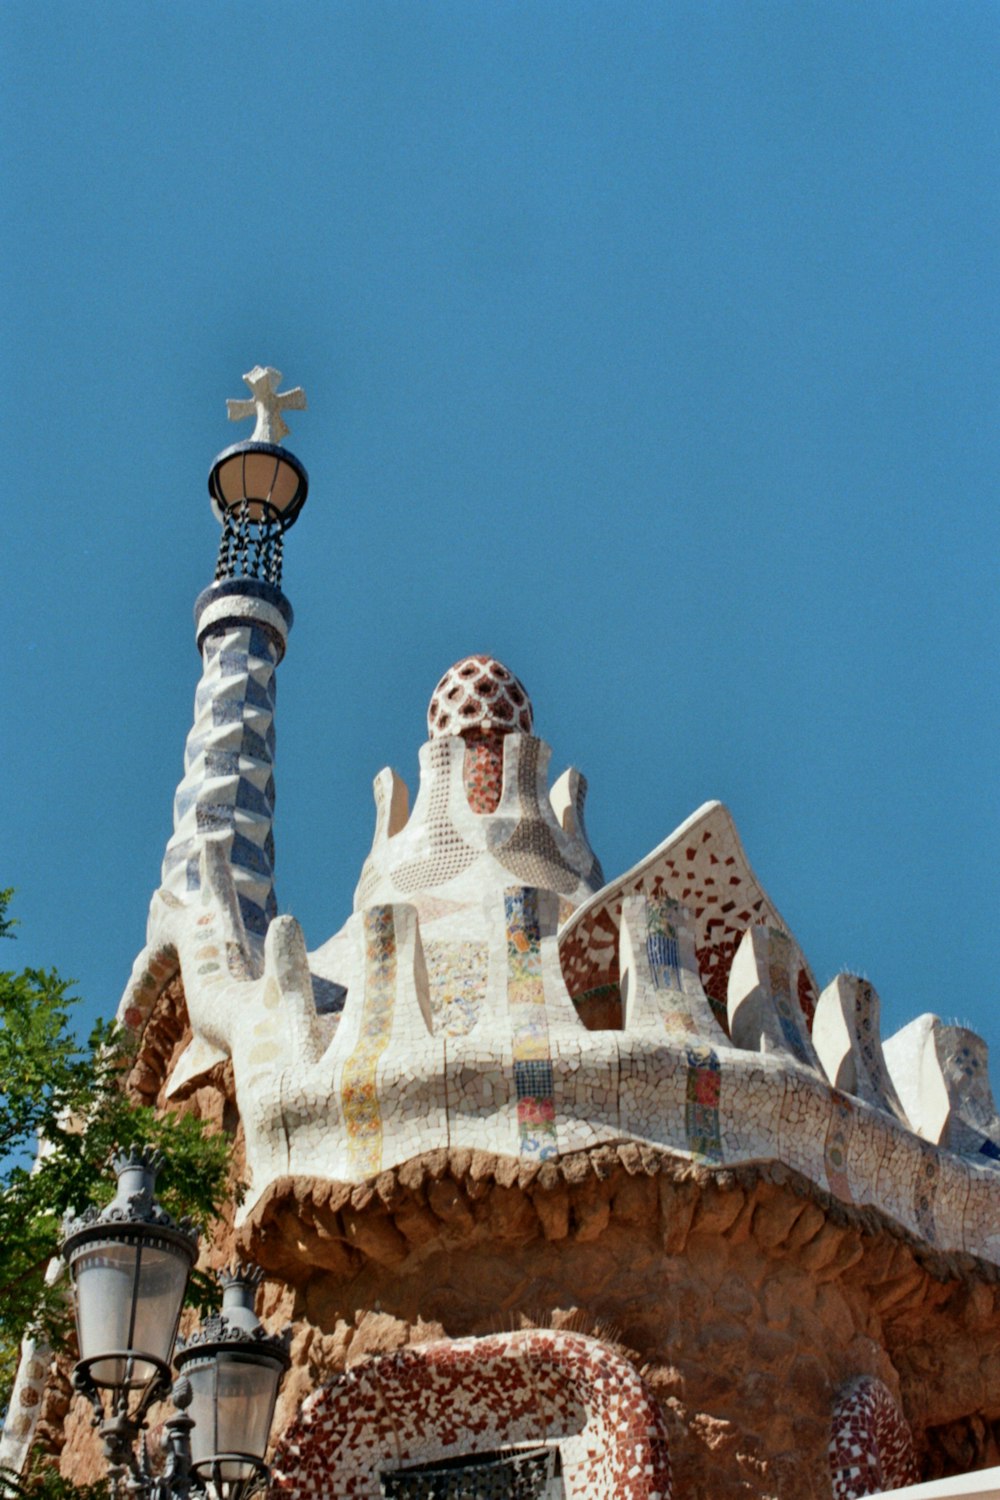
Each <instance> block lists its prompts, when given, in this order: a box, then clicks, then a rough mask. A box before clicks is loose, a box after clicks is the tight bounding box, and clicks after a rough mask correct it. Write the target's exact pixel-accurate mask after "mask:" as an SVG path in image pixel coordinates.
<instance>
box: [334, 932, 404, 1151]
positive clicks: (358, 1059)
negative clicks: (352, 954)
mask: <svg viewBox="0 0 1000 1500" xmlns="http://www.w3.org/2000/svg"><path fill="white" fill-rule="evenodd" d="M364 932H365V998H364V1008H363V1010H362V1013H361V1029H360V1032H359V1035H358V1040H357V1042H356V1044H355V1047H354V1051H353V1052H352V1053H351V1055H350V1057H349V1058H348V1059H347V1061H346V1063H345V1064H344V1073H343V1079H342V1082H341V1092H342V1099H343V1109H344V1124H345V1126H346V1129H347V1150H348V1155H349V1157H350V1161H351V1166H352V1168H353V1170H354V1171H355V1172H356V1173H357V1174H358V1175H359V1176H371V1175H373V1174H375V1173H376V1172H379V1171H381V1168H382V1111H381V1108H380V1107H379V1101H378V1092H377V1088H376V1079H375V1073H376V1069H377V1067H378V1060H379V1058H380V1057H381V1056H382V1053H383V1052H384V1051H385V1049H386V1047H387V1046H388V1044H389V1035H390V1032H391V1031H392V1017H393V1009H394V1006H395V999H396V926H395V922H394V920H393V914H392V907H391V906H370V907H369V908H368V910H367V911H366V912H365V914H364Z"/></svg>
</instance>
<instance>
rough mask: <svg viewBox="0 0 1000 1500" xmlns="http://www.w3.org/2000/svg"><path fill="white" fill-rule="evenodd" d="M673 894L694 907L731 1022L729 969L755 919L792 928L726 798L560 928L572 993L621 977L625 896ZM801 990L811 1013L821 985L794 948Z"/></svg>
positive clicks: (717, 1007)
mask: <svg viewBox="0 0 1000 1500" xmlns="http://www.w3.org/2000/svg"><path fill="white" fill-rule="evenodd" d="M640 893H642V894H646V895H649V896H653V897H658V896H661V895H664V896H669V897H671V898H672V899H673V900H675V901H680V902H682V903H683V904H684V905H685V906H687V907H689V909H690V911H691V917H692V921H693V923H694V930H695V935H696V948H697V956H698V965H699V969H700V971H701V977H702V982H703V984H704V986H705V992H706V994H707V996H708V999H709V1002H710V1003H711V1005H712V1008H713V1010H714V1012H715V1015H716V1018H717V1020H718V1021H719V1023H720V1025H721V1026H722V1027H723V1028H726V1026H727V1024H728V1022H727V1011H726V997H727V985H728V981H729V969H730V966H731V964H732V961H733V958H734V956H735V953H736V949H737V948H738V946H739V943H740V939H741V937H742V936H743V933H744V932H745V931H746V929H747V928H748V927H750V926H752V925H754V924H765V925H767V926H769V927H776V928H780V929H781V930H782V931H784V932H787V931H788V929H787V927H786V925H785V923H784V922H783V921H782V919H781V916H780V914H779V912H778V910H777V908H776V907H775V906H774V904H773V903H772V901H771V900H770V898H769V897H768V895H767V893H766V892H765V891H764V889H763V887H762V886H761V885H760V883H759V881H758V880H757V877H756V876H755V875H754V873H753V870H752V869H751V867H750V862H749V860H748V859H747V857H746V854H745V853H744V851H743V846H742V844H741V843H740V840H739V836H738V835H737V832H736V827H735V825H734V823H733V820H732V817H731V815H730V814H729V812H728V810H727V809H726V808H725V807H723V805H722V803H721V802H707V803H706V804H705V805H704V807H701V808H699V809H698V811H697V812H696V813H694V814H693V815H692V816H691V817H690V818H688V820H687V821H686V822H685V823H682V824H681V826H680V828H678V829H677V831H676V832H675V833H672V834H671V835H670V837H669V838H668V839H666V840H665V841H664V842H663V843H662V844H660V845H659V846H658V847H657V848H656V849H654V850H653V852H652V853H651V854H648V855H647V856H646V858H645V859H643V860H641V861H640V863H639V864H637V865H635V866H634V867H633V868H632V869H631V870H630V871H629V872H628V873H627V874H626V875H624V876H621V877H620V878H619V879H618V880H615V881H612V882H611V884H610V885H608V886H606V887H605V888H604V889H603V890H600V891H598V892H597V894H596V895H595V896H593V897H592V898H591V899H590V900H589V901H586V902H584V903H583V905H582V906H581V907H580V909H579V911H577V912H576V913H575V914H574V915H573V916H572V917H571V918H570V919H569V921H568V922H567V923H566V926H565V928H564V930H563V931H562V933H561V934H560V948H561V952H562V960H563V972H564V974H565V976H566V983H567V986H568V988H569V992H570V994H571V995H573V996H574V998H578V997H582V996H584V995H585V994H587V993H589V992H591V991H593V990H595V989H597V988H599V987H601V986H603V985H606V984H615V983H617V982H618V979H619V973H618V963H617V959H618V923H619V919H620V916H621V903H622V899H623V897H624V896H626V895H636V894H640ZM794 951H795V955H796V959H797V968H796V973H795V994H796V996H797V999H798V1001H799V1004H800V1006H801V1008H802V1010H803V1012H804V1014H805V1015H806V1017H807V1019H811V1016H812V1008H813V1006H814V1005H815V1000H816V993H817V991H816V986H815V982H814V980H813V978H812V975H811V972H810V970H809V966H808V964H807V963H806V960H805V958H804V956H803V955H802V953H801V950H800V949H799V948H798V947H797V946H796V947H795V950H794Z"/></svg>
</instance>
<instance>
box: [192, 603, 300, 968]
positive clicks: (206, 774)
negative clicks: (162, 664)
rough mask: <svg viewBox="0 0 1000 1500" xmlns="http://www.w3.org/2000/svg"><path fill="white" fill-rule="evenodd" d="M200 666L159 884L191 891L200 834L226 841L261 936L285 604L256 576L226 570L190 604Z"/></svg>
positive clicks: (251, 926)
mask: <svg viewBox="0 0 1000 1500" xmlns="http://www.w3.org/2000/svg"><path fill="white" fill-rule="evenodd" d="M195 620H196V624H197V636H198V647H199V649H200V651H201V654H202V660H203V663H204V668H203V672H202V678H201V682H200V684H199V686H198V691H197V693H196V694H195V708H194V724H193V726H192V729H191V732H190V734H189V735H188V739H187V745H186V748H185V752H184V779H183V781H182V782H181V784H180V786H179V787H178V788H177V795H176V797H175V798H174V832H173V837H172V838H171V840H170V842H169V843H168V845H167V851H166V855H165V857H164V861H163V885H164V886H165V887H166V888H167V889H168V890H170V891H172V892H173V893H174V894H175V895H176V896H178V897H179V898H180V899H181V900H182V901H183V900H185V899H188V897H189V893H190V892H192V891H196V890H197V889H198V883H199V856H200V854H201V850H202V847H203V845H204V843H205V842H206V841H208V840H212V841H216V842H219V843H222V844H224V845H225V846H226V851H227V854H228V861H229V865H230V868H231V870H232V875H233V881H234V883H235V886H236V892H237V896H238V898H239V904H240V911H241V913H242V917H243V922H244V925H245V927H246V930H247V933H248V934H249V935H251V936H254V937H258V938H260V937H263V935H264V933H265V932H266V930H267V926H268V923H269V922H270V920H271V918H272V917H273V916H274V915H275V912H276V910H277V905H276V902H275V896H274V836H273V832H272V821H273V816H274V774H273V767H274V700H275V689H276V687H277V683H276V681H275V669H276V667H277V665H278V663H279V662H280V660H281V658H282V656H283V655H284V653H285V643H286V641H287V638H288V631H289V628H290V626H291V623H292V608H291V605H290V604H289V603H288V600H287V599H286V598H285V596H284V595H283V594H282V592H281V590H280V589H278V588H275V587H274V586H273V585H272V584H269V583H265V582H263V581H262V580H260V579H257V578H249V577H241V578H227V579H223V580H221V581H220V582H216V583H214V584H212V585H211V587H209V588H207V589H206V590H205V591H204V593H202V594H201V595H200V596H199V598H198V601H197V603H196V605H195Z"/></svg>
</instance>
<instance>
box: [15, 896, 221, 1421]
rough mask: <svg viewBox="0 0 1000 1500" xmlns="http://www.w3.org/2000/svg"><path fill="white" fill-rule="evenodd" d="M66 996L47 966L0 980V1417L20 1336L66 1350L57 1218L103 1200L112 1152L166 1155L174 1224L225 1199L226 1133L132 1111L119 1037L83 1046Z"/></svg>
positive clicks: (205, 1300)
mask: <svg viewBox="0 0 1000 1500" xmlns="http://www.w3.org/2000/svg"><path fill="white" fill-rule="evenodd" d="M10 896H11V892H10V891H0V937H10V936H12V934H11V927H12V925H13V923H12V922H11V921H10V919H9V918H8V917H7V915H6V913H7V909H8V904H9V900H10ZM69 991H70V986H69V984H68V983H67V981H65V980H63V979H60V978H59V976H58V975H57V974H56V973H55V972H54V971H52V970H50V969H23V970H21V971H20V972H16V973H15V972H0V1412H2V1411H3V1410H4V1409H5V1408H6V1405H7V1399H8V1396H9V1393H10V1387H11V1383H12V1381H13V1377H14V1374H15V1371H16V1367H17V1357H18V1349H19V1346H20V1342H21V1338H22V1336H23V1334H24V1333H25V1331H26V1330H27V1329H28V1328H36V1329H37V1330H38V1331H39V1333H40V1334H41V1335H42V1336H43V1337H45V1338H46V1339H47V1340H49V1341H50V1342H51V1343H52V1344H53V1345H54V1346H55V1347H56V1348H59V1347H62V1346H63V1345H64V1344H65V1341H66V1339H67V1337H68V1335H69V1330H70V1327H71V1319H70V1315H69V1311H68V1307H67V1300H66V1292H65V1283H64V1282H63V1283H62V1284H56V1285H54V1286H46V1283H45V1272H46V1268H47V1267H48V1264H49V1262H50V1260H51V1259H52V1257H53V1256H55V1255H56V1254H57V1253H58V1248H59V1244H60V1240H61V1238H62V1233H61V1222H62V1218H63V1215H64V1214H65V1213H66V1212H67V1211H68V1210H70V1209H76V1210H78V1211H79V1210H81V1209H83V1208H84V1207H85V1206H86V1205H87V1204H88V1203H91V1202H105V1201H107V1200H108V1199H109V1198H110V1197H111V1196H112V1193H113V1190H114V1174H113V1173H112V1172H111V1170H110V1161H111V1158H112V1156H113V1155H114V1153H115V1152H116V1151H117V1150H120V1149H122V1148H124V1147H127V1146H129V1145H131V1144H132V1143H133V1142H137V1143H139V1144H142V1145H151V1146H156V1147H158V1148H159V1149H160V1150H161V1151H162V1152H163V1153H164V1155H165V1157H166V1164H165V1166H164V1168H163V1171H162V1172H161V1173H160V1176H159V1179H158V1182H157V1197H158V1198H159V1200H160V1202H161V1203H162V1204H163V1206H164V1207H165V1208H166V1209H168V1210H169V1212H171V1213H172V1214H174V1215H175V1216H180V1215H184V1214H187V1215H190V1216H191V1218H193V1219H194V1220H195V1221H196V1222H198V1223H200V1224H202V1225H203V1226H207V1225H208V1224H209V1223H210V1222H211V1220H212V1219H213V1218H214V1217H215V1216H216V1215H217V1213H218V1210H219V1208H220V1206H221V1204H222V1203H223V1202H224V1201H225V1199H226V1197H227V1196H228V1194H229V1192H230V1191H231V1188H230V1187H229V1185H228V1184H227V1161H228V1142H227V1140H226V1138H225V1136H222V1135H219V1134H212V1133H210V1132H209V1131H208V1130H207V1129H206V1127H205V1126H204V1125H203V1123H202V1122H201V1121H200V1120H197V1119H195V1118H194V1117H193V1116H183V1117H181V1116H178V1115H173V1114H166V1115H163V1116H160V1117H157V1116H156V1115H155V1114H154V1113H153V1111H152V1110H151V1109H148V1108H145V1107H140V1106H137V1105H134V1104H132V1103H131V1102H130V1101H129V1100H128V1099H127V1097H126V1095H125V1093H124V1091H123V1090H122V1088H121V1076H122V1069H123V1067H124V1066H125V1065H126V1064H127V1061H128V1058H127V1055H126V1053H125V1050H124V1046H123V1042H122V1039H121V1037H120V1036H119V1035H117V1034H116V1033H115V1031H114V1030H113V1028H111V1027H108V1026H106V1025H103V1024H101V1025H98V1026H97V1027H95V1029H94V1030H93V1032H92V1033H91V1035H90V1038H89V1041H88V1043H87V1044H86V1045H85V1046H81V1044H80V1043H79V1041H78V1040H77V1038H76V1036H75V1034H74V1031H73V1027H72V1012H73V1007H74V1005H75V1004H76V999H75V997H74V996H72V995H71V994H70V992H69ZM39 1142H43V1143H44V1144H43V1145H42V1148H41V1150H40V1151H39ZM191 1300H193V1301H194V1302H195V1304H196V1305H198V1306H200V1307H203V1308H204V1307H205V1306H207V1305H211V1304H212V1302H213V1301H214V1297H213V1284H212V1283H211V1282H210V1281H209V1279H208V1278H207V1277H204V1276H200V1277H199V1276H196V1277H195V1278H193V1283H192V1293H191Z"/></svg>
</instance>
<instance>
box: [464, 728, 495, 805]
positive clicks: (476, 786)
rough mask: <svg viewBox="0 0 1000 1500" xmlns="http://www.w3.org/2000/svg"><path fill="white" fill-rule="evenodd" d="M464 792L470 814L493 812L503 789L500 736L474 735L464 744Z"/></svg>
mask: <svg viewBox="0 0 1000 1500" xmlns="http://www.w3.org/2000/svg"><path fill="white" fill-rule="evenodd" d="M462 779H463V782H464V784H465V795H466V797H468V799H469V806H470V807H471V808H472V811H473V812H474V813H495V812H496V810H497V808H498V807H499V806H500V796H501V793H502V792H503V736H502V735H499V734H483V735H478V736H477V737H476V738H475V739H468V740H466V743H465V762H464V764H463V767H462Z"/></svg>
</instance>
